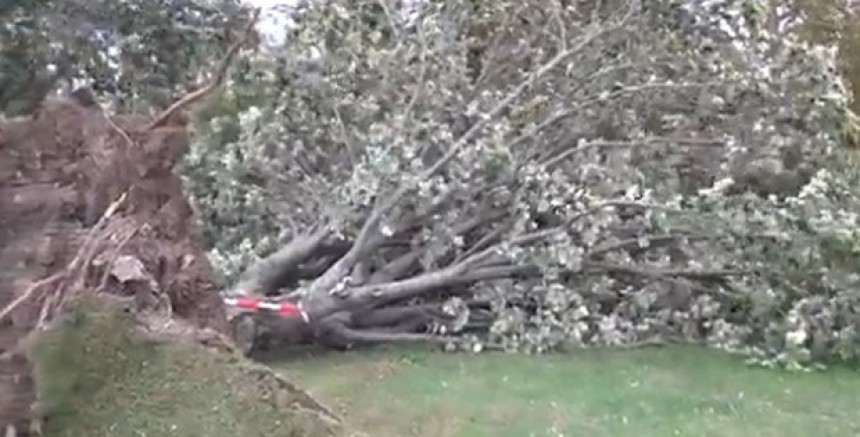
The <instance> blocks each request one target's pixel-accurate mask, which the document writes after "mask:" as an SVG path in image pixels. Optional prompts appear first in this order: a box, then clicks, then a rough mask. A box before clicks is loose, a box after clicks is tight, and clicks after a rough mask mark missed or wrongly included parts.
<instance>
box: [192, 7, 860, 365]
mask: <svg viewBox="0 0 860 437" xmlns="http://www.w3.org/2000/svg"><path fill="white" fill-rule="evenodd" d="M443 3H444V4H443ZM765 3H766V5H764V6H763V7H762V8H761V10H756V11H755V14H752V15H749V16H745V15H744V14H746V13H747V12H749V11H746V12H745V11H742V10H740V9H738V8H737V7H736V5H732V4H727V3H716V4H714V5H712V6H710V8H712V9H713V10H707V11H706V10H701V9H696V8H692V9H689V8H685V7H682V6H679V5H675V6H672V5H665V4H662V3H659V2H641V3H640V2H589V1H580V2H552V5H551V6H550V7H544V6H546V4H545V3H543V2H540V4H538V3H532V2H525V3H522V2H494V3H493V4H492V5H488V4H483V3H481V4H477V3H475V4H473V3H471V2H463V3H462V4H460V3H458V4H456V5H454V4H450V3H447V2H432V1H428V2H415V3H414V4H411V6H409V7H406V6H404V7H403V8H401V9H392V8H386V7H384V6H385V4H384V2H381V3H380V4H378V5H374V6H368V5H364V4H361V5H359V4H354V3H352V2H340V1H335V0H332V1H326V2H314V3H313V4H308V5H305V6H304V7H302V8H299V9H298V10H297V11H296V16H295V18H296V22H297V23H298V24H297V25H296V27H295V28H294V29H293V30H292V31H291V33H290V39H288V43H287V44H286V45H285V46H284V47H281V48H279V49H277V50H275V53H274V54H269V55H265V56H263V55H261V56H259V57H257V58H256V59H255V60H254V63H253V65H252V67H251V69H250V71H249V72H248V74H247V75H246V76H244V77H243V78H241V79H239V80H237V82H236V85H235V86H234V87H232V88H231V89H230V90H228V92H226V93H225V94H223V95H221V96H220V97H218V98H217V99H215V103H213V105H212V106H211V107H210V108H208V109H204V113H205V114H206V115H205V119H201V120H199V121H200V123H199V128H200V131H201V135H199V136H198V142H197V143H196V144H195V145H193V146H192V151H191V154H190V156H189V157H188V160H187V161H186V174H187V175H188V177H189V182H190V187H191V191H192V193H193V196H194V198H195V202H196V203H197V204H198V205H199V207H200V209H201V211H202V214H203V216H204V217H205V218H206V223H207V224H206V229H207V230H206V235H207V236H208V244H210V245H211V246H212V247H213V250H212V253H211V256H212V258H213V260H214V261H215V262H216V264H217V265H218V266H219V267H220V268H221V269H222V270H223V271H224V272H225V273H226V275H227V277H228V279H231V280H233V281H234V282H235V285H234V286H233V287H232V292H233V293H235V294H249V295H254V296H263V295H269V296H270V297H272V298H273V299H276V300H288V301H292V302H295V303H296V304H297V305H298V306H299V307H300V308H301V311H302V317H301V318H295V319H283V318H278V317H275V316H273V317H271V318H270V319H268V320H267V323H270V324H272V325H276V327H275V328H274V330H275V331H278V332H277V335H278V336H280V337H283V338H285V339H286V340H287V342H314V343H324V344H328V345H332V346H338V347H344V346H349V345H353V344H364V343H376V342H391V341H432V342H439V343H443V344H446V345H447V346H449V347H453V348H454V349H461V348H462V349H467V350H481V349H487V348H500V349H506V350H525V351H545V350H553V349H560V348H567V347H581V346H589V345H636V344H642V343H649V344H650V343H653V342H665V341H675V340H681V341H696V342H706V343H708V344H712V345H714V346H717V347H721V348H726V349H730V350H738V351H743V352H746V353H749V354H751V355H754V356H757V357H758V358H760V359H762V360H764V361H767V362H773V361H774V360H775V361H776V362H781V363H786V364H792V365H793V364H797V363H808V362H810V360H812V359H813V358H812V357H815V358H814V359H830V358H824V357H831V358H832V357H833V356H834V355H841V356H842V357H843V358H844V357H853V356H856V352H857V351H858V350H860V349H858V348H857V344H858V343H857V342H856V338H857V337H856V336H854V335H852V334H850V332H851V329H852V328H851V326H854V325H853V324H854V323H855V321H856V320H857V318H856V314H855V311H854V309H853V308H855V306H854V304H853V303H852V304H850V305H848V304H846V303H845V302H854V300H855V299H854V298H852V297H851V294H850V292H849V291H848V290H850V289H853V285H851V284H850V280H848V279H847V276H845V275H843V274H842V273H840V274H838V275H835V274H832V272H831V273H828V274H827V278H828V279H827V281H824V282H822V276H821V275H822V273H821V271H822V270H821V269H822V266H823V265H824V264H827V263H829V261H826V260H829V259H832V256H834V252H832V251H831V249H832V247H831V246H829V243H825V242H826V241H831V240H835V241H839V242H840V243H839V244H840V245H849V246H850V244H851V243H850V241H851V239H852V238H853V236H852V235H853V234H852V233H851V232H848V230H849V229H852V228H853V224H852V223H853V222H854V218H853V217H855V214H854V213H853V212H849V211H854V210H853V208H854V206H853V205H855V202H854V200H853V199H854V198H853V196H852V195H851V194H850V191H847V190H845V189H844V187H847V186H850V184H851V183H852V182H850V181H852V180H855V179H854V178H856V172H855V170H853V169H852V167H851V166H850V165H849V164H847V161H846V159H845V158H844V155H841V154H840V153H841V152H840V151H839V146H838V145H839V142H840V141H841V139H842V137H841V135H843V133H849V132H851V130H852V129H853V126H852V125H851V120H852V119H851V117H850V113H849V112H848V111H847V109H846V105H847V102H848V100H849V98H848V97H849V95H848V94H847V92H846V91H845V90H844V88H842V87H841V79H840V78H839V76H838V75H836V74H835V69H834V68H832V65H833V63H834V62H835V61H834V59H833V57H832V53H830V52H829V51H828V50H827V49H826V48H823V47H816V46H812V45H810V44H808V43H806V42H805V41H803V40H802V39H801V38H800V36H798V34H797V33H796V32H795V31H794V29H795V28H794V27H792V24H796V23H797V21H798V20H795V21H792V20H791V17H792V16H791V13H792V11H791V10H788V12H786V11H784V10H782V9H781V7H779V5H777V4H776V3H775V2H774V3H768V2H765ZM410 8H411V9H410ZM724 17H734V18H733V19H731V20H729V19H725V18H724ZM786 17H788V18H786ZM795 18H796V17H795ZM775 23H788V24H787V25H777V24H775ZM333 29H334V30H336V31H334V30H333ZM763 65H764V66H766V71H769V72H770V73H767V74H766V73H762V68H764V67H762V66H763ZM252 78H253V79H252ZM236 108H240V109H239V110H237V109H236ZM822 168H825V169H827V170H826V171H822V170H821V169H822ZM813 205H814V206H813ZM822 210H827V211H830V213H827V214H828V216H829V217H831V219H832V222H828V221H827V220H828V219H826V218H822V217H817V216H816V215H817V214H820V211H822ZM837 211H840V212H837ZM836 217H841V218H838V219H837V218H836ZM822 220H824V221H822ZM809 223H816V225H815V226H818V227H815V226H813V227H812V228H810V226H809V225H808V224H809ZM824 223H828V224H826V225H825V224H824ZM831 225H832V226H831ZM275 235H278V238H275ZM810 251H811V252H810ZM258 258H261V259H260V260H259V262H258V263H257V264H254V261H255V260H257V259H258ZM798 266H800V267H798ZM246 267H248V268H247V270H246V271H245V272H244V273H243V274H237V272H239V271H242V270H245V268H246ZM842 272H843V273H846V272H845V271H842ZM846 274H847V273H846ZM837 278H839V279H837ZM830 281H833V282H830ZM845 281H848V282H845ZM836 283H838V284H841V285H838V286H837V285H835V284H836ZM821 284H828V285H821ZM804 290H815V291H814V292H812V291H810V292H809V293H811V295H807V294H805V293H806V291H804ZM822 312H824V313H826V314H828V315H827V316H826V317H825V316H822V315H821V314H822ZM789 314H793V315H790V316H789ZM813 314H818V316H813ZM834 314H839V316H838V317H837V316H835V315H834ZM819 316H820V317H825V318H826V319H827V320H829V321H830V322H827V323H824V325H821V324H820V323H819V322H813V321H812V318H816V317H819ZM810 317H811V318H810ZM816 320H820V319H816ZM823 326H826V328H824V327H823ZM838 332H841V334H837V333H838ZM798 333H802V334H798ZM812 338H818V339H819V340H820V342H819V340H815V341H813V340H811V339H812ZM798 339H799V340H798ZM813 343H814V344H813ZM837 350H838V351H839V352H838V353H837V352H836V351H837ZM846 350H850V351H852V352H848V353H845V351H846Z"/></svg>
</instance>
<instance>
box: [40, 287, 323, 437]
mask: <svg viewBox="0 0 860 437" xmlns="http://www.w3.org/2000/svg"><path fill="white" fill-rule="evenodd" d="M129 319H130V318H129V317H128V315H127V314H125V313H122V312H120V311H117V310H116V309H114V308H108V307H106V306H102V305H98V304H96V303H95V302H94V301H90V302H86V303H85V304H84V305H82V306H81V307H80V308H79V309H78V310H76V311H75V312H73V313H72V314H71V316H70V317H68V318H67V319H66V320H65V323H64V324H63V325H61V327H60V328H59V329H55V330H52V331H48V332H47V333H45V334H42V335H41V336H40V339H39V340H38V342H37V344H36V345H35V347H34V348H33V351H32V353H31V356H32V357H33V359H34V361H35V364H36V373H35V374H36V381H37V386H38V393H39V398H40V401H41V402H42V404H43V409H44V410H45V412H46V414H47V418H48V420H47V423H46V424H45V426H44V427H43V431H44V434H45V435H46V436H47V437H77V436H80V437H99V436H105V437H107V436H111V437H136V436H141V437H143V436H149V437H162V436H178V437H202V436H206V437H236V436H242V437H252V436H253V437H257V436H259V437H263V436H265V437H279V436H283V437H287V436H296V437H298V436H309V437H313V436H319V435H325V432H324V431H325V427H324V426H323V425H322V424H321V423H320V422H317V421H316V420H314V419H313V418H312V417H311V416H307V415H304V414H299V413H298V412H296V411H294V410H291V409H290V408H289V402H290V401H291V399H289V396H287V395H286V394H285V393H283V392H280V391H278V390H277V389H273V387H274V386H275V385H274V384H272V383H271V381H268V380H267V379H265V378H264V379H261V378H259V377H258V376H257V375H253V374H252V373H250V372H247V371H245V369H247V367H243V366H239V365H238V363H239V362H240V361H241V360H242V359H241V358H239V357H233V356H230V355H227V354H217V353H213V352H212V351H210V350H208V349H205V348H204V347H202V346H199V345H197V344H194V343H190V342H189V343H170V344H162V343H158V344H156V343H154V342H152V341H147V340H144V339H141V338H140V337H139V336H138V335H135V334H134V333H133V332H134V331H133V330H132V329H130V325H129V323H130V320H129Z"/></svg>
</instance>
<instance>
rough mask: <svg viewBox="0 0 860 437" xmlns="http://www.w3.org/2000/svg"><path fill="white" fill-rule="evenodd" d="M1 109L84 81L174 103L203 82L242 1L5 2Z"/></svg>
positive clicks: (128, 97) (121, 101)
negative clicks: (179, 95)
mask: <svg viewBox="0 0 860 437" xmlns="http://www.w3.org/2000/svg"><path fill="white" fill-rule="evenodd" d="M0 14H2V17H3V21H4V26H3V27H2V29H0V111H2V112H4V113H5V114H6V115H17V114H25V113H29V112H31V111H32V110H33V109H34V108H35V107H36V106H37V105H38V103H39V102H41V100H42V98H43V97H44V96H46V95H48V94H50V93H51V92H53V91H55V90H56V89H57V88H58V87H64V86H66V87H67V86H69V85H70V84H71V83H73V82H83V83H84V84H86V85H92V87H93V88H94V89H95V90H96V91H97V92H98V94H100V95H102V96H106V97H110V100H112V101H113V102H114V103H116V104H117V105H118V107H119V108H121V109H131V110H137V111H139V110H143V109H146V108H149V107H151V106H152V105H156V106H160V105H164V104H167V103H169V102H170V101H171V98H173V97H175V95H176V94H177V93H179V92H182V91H185V90H184V89H183V87H185V86H187V85H189V84H194V83H198V82H199V81H198V79H199V78H198V77H196V75H197V74H198V72H200V71H207V70H206V68H205V67H206V66H208V65H211V63H212V59H216V58H217V57H218V56H219V54H220V53H221V52H222V51H223V50H224V49H225V48H226V46H227V45H228V44H229V41H230V35H229V33H230V32H231V29H235V28H237V26H239V25H241V23H242V20H243V19H245V14H244V13H243V12H242V9H241V8H240V3H239V2H238V1H236V0H213V1H207V0H182V1H129V2H115V1H89V0H87V1H82V0H48V1H24V2H3V10H0Z"/></svg>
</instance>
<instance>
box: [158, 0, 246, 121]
mask: <svg viewBox="0 0 860 437" xmlns="http://www.w3.org/2000/svg"><path fill="white" fill-rule="evenodd" d="M259 17H260V8H256V9H254V12H253V13H252V14H251V19H249V20H248V23H247V24H246V25H245V28H244V29H243V30H242V36H241V37H240V38H239V40H238V41H236V42H235V43H233V45H231V46H230V47H229V48H228V49H227V53H225V54H224V57H223V58H221V62H220V63H219V64H218V68H217V69H216V70H215V75H214V76H213V77H212V79H211V80H210V81H209V83H207V84H206V85H204V86H202V87H200V88H199V89H197V90H195V91H192V92H191V93H188V94H186V95H185V96H183V97H182V98H181V99H179V100H178V101H176V102H174V103H173V104H172V105H170V106H169V107H168V108H167V109H165V110H164V111H162V112H161V113H160V114H158V115H157V116H156V117H155V119H154V120H153V121H152V122H151V123H150V124H149V127H148V129H150V130H151V129H155V128H157V127H159V126H161V125H162V124H164V123H165V122H166V121H167V120H169V119H170V118H171V117H173V114H174V113H176V112H177V111H179V110H181V109H182V108H184V107H186V106H188V105H190V104H192V103H194V102H196V101H198V100H200V99H202V98H203V97H205V96H206V95H207V94H209V93H211V92H212V91H214V90H215V88H218V87H219V86H221V83H222V82H224V78H225V77H226V76H227V69H228V68H229V67H230V64H231V63H232V62H233V58H234V57H235V56H236V53H238V52H239V49H240V48H242V46H243V45H245V43H247V42H248V40H250V38H251V34H252V33H253V31H254V25H255V24H257V19H259Z"/></svg>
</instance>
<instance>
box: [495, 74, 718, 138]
mask: <svg viewBox="0 0 860 437" xmlns="http://www.w3.org/2000/svg"><path fill="white" fill-rule="evenodd" d="M715 85H719V82H706V83H681V84H678V83H651V84H643V85H636V86H628V87H624V88H621V89H619V90H616V91H613V92H611V93H607V94H605V95H601V96H598V97H595V98H593V99H589V100H585V101H583V102H581V103H579V104H577V105H574V106H572V107H569V108H567V109H563V110H560V111H558V112H556V113H555V114H554V115H552V116H550V117H549V118H547V119H546V120H544V121H543V122H541V123H540V124H538V125H537V126H535V127H533V128H531V129H529V130H528V131H527V132H525V133H524V134H522V135H520V136H518V137H516V138H514V139H513V140H511V141H509V142H508V143H507V144H505V148H506V149H507V148H512V147H514V146H517V145H519V144H520V143H522V142H524V141H526V140H528V139H530V138H532V137H534V136H535V135H537V134H538V133H539V132H541V131H543V130H544V129H546V128H548V127H550V126H552V125H554V124H556V123H558V122H560V121H562V120H564V119H566V118H569V117H572V116H574V115H576V114H577V113H578V112H579V111H581V110H583V109H585V108H587V107H589V106H592V105H596V104H598V103H602V102H605V101H607V100H609V99H612V98H614V97H620V96H623V95H625V94H634V93H637V92H641V91H645V90H649V89H660V88H693V87H708V86H715Z"/></svg>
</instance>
